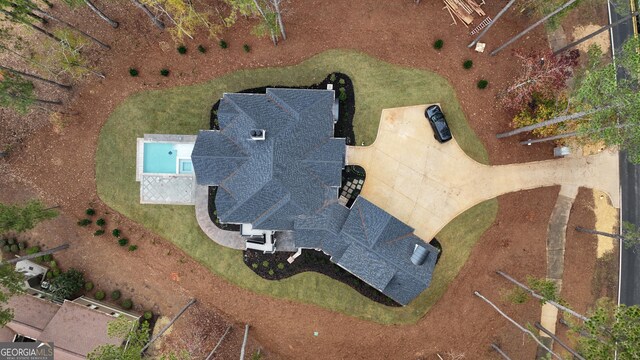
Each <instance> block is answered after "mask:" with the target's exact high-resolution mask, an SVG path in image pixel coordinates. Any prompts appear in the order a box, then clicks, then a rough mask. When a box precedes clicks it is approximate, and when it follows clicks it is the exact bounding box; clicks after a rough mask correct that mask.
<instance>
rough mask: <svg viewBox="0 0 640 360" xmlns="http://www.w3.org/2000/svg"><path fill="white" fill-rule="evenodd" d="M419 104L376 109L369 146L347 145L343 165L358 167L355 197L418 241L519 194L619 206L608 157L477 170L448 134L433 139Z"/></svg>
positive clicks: (612, 159)
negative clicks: (549, 191)
mask: <svg viewBox="0 0 640 360" xmlns="http://www.w3.org/2000/svg"><path fill="white" fill-rule="evenodd" d="M427 106H428V105H419V106H410V107H402V108H393V109H385V110H383V111H382V117H381V120H380V126H379V129H378V135H377V137H376V140H375V142H374V143H373V144H372V145H370V146H366V147H364V146H362V147H361V146H358V147H353V146H349V147H347V164H348V165H360V166H362V167H364V168H365V170H366V181H365V183H364V187H363V189H362V192H361V195H363V196H364V197H365V198H366V199H367V200H369V201H371V202H373V203H374V204H376V205H377V206H379V207H381V208H383V209H384V210H386V211H387V212H389V213H390V214H392V215H393V216H395V217H397V218H398V219H400V220H402V221H403V222H405V223H407V224H408V225H410V226H411V227H413V228H414V229H415V234H416V235H418V236H419V237H420V238H422V239H423V240H425V241H429V240H431V239H432V238H433V237H434V236H435V235H436V234H437V233H438V232H439V231H440V230H441V229H442V228H443V227H444V226H445V225H446V224H448V223H449V222H450V221H451V220H453V219H454V218H455V217H456V216H458V215H460V214H461V213H463V212H464V211H465V210H467V209H469V208H471V207H473V206H474V205H476V204H478V203H480V202H482V201H485V200H489V199H492V198H495V197H497V196H499V195H502V194H506V193H510V192H515V191H520V190H527V189H534V188H539V187H545V186H554V185H571V186H574V187H580V186H582V187H587V188H592V189H598V190H601V191H603V192H605V193H607V195H608V196H609V197H610V198H611V201H612V203H613V206H615V207H617V208H619V207H620V194H619V181H618V156H617V153H616V152H611V151H603V152H600V153H599V154H597V155H592V156H587V157H567V158H560V159H554V160H547V161H539V162H531V163H523V164H511V165H501V166H489V165H483V164H480V163H478V162H476V161H474V160H473V159H471V158H470V157H468V156H467V155H466V154H465V152H464V151H463V150H462V149H461V148H460V146H459V145H458V143H457V142H456V140H455V136H456V134H455V133H454V134H453V137H454V138H453V140H451V141H449V142H447V143H445V144H440V143H438V142H437V141H436V140H435V139H434V137H433V131H432V130H431V127H430V126H429V124H428V121H427V120H426V118H425V116H424V110H425V109H426V107H427ZM444 111H445V114H446V109H444Z"/></svg>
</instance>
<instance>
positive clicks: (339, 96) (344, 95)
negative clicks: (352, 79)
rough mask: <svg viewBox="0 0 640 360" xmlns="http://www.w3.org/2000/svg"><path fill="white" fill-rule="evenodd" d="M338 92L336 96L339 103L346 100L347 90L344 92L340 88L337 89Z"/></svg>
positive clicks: (343, 89)
mask: <svg viewBox="0 0 640 360" xmlns="http://www.w3.org/2000/svg"><path fill="white" fill-rule="evenodd" d="M338 92H339V93H340V94H338V100H340V101H345V100H347V90H345V88H343V87H341V88H340V89H338Z"/></svg>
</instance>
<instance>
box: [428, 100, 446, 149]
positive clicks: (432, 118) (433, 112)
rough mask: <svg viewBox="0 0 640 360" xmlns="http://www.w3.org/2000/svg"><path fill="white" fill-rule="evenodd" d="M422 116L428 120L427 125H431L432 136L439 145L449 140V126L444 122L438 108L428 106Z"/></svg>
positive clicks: (436, 106)
mask: <svg viewBox="0 0 640 360" xmlns="http://www.w3.org/2000/svg"><path fill="white" fill-rule="evenodd" d="M424 115H425V116H426V117H427V119H429V124H431V128H432V129H433V133H434V135H433V136H434V137H435V138H436V140H438V141H439V142H441V143H445V142H447V141H449V140H451V130H449V125H447V120H445V118H444V114H443V113H442V110H440V106H438V105H431V106H429V107H428V108H427V110H426V111H425V112H424Z"/></svg>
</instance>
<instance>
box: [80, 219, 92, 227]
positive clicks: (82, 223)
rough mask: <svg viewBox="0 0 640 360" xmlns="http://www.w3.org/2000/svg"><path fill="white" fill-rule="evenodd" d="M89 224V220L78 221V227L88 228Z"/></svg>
mask: <svg viewBox="0 0 640 360" xmlns="http://www.w3.org/2000/svg"><path fill="white" fill-rule="evenodd" d="M89 224H91V220H89V219H82V220H80V221H78V225H80V226H89Z"/></svg>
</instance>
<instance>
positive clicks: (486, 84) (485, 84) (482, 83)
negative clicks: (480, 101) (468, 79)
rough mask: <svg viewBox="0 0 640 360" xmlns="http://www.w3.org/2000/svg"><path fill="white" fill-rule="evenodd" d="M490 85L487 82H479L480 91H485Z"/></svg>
mask: <svg viewBox="0 0 640 360" xmlns="http://www.w3.org/2000/svg"><path fill="white" fill-rule="evenodd" d="M488 85H489V82H488V81H487V80H484V79H482V80H480V81H478V89H484V88H486V87H487V86H488Z"/></svg>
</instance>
